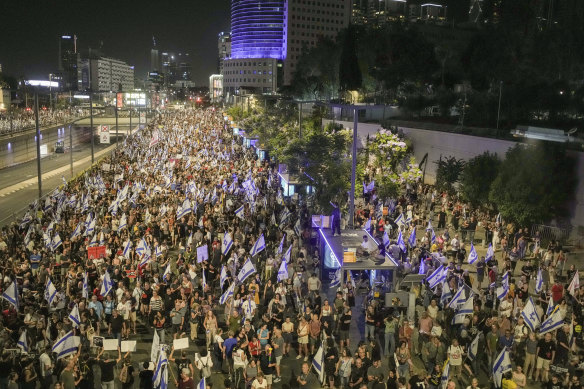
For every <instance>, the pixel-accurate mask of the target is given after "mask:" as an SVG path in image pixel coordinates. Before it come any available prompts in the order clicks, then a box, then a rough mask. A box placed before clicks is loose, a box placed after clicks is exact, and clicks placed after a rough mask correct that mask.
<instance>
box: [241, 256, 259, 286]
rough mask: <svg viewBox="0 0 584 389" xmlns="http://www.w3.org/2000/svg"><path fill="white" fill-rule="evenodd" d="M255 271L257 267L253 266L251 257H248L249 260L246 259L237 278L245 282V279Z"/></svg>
mask: <svg viewBox="0 0 584 389" xmlns="http://www.w3.org/2000/svg"><path fill="white" fill-rule="evenodd" d="M255 272H256V269H255V267H254V266H253V263H251V259H249V258H248V259H247V261H245V263H244V264H243V266H242V267H241V270H240V271H239V274H237V280H238V281H239V282H240V283H243V281H245V279H246V278H247V277H249V276H250V275H252V274H253V273H255Z"/></svg>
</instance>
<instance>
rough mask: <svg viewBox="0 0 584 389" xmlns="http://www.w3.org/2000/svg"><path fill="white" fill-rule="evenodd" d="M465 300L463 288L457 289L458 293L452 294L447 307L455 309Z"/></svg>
mask: <svg viewBox="0 0 584 389" xmlns="http://www.w3.org/2000/svg"><path fill="white" fill-rule="evenodd" d="M465 300H466V295H465V294H464V288H460V289H458V291H457V292H456V293H455V294H454V297H453V298H452V300H450V302H449V303H448V305H447V307H448V308H452V309H456V308H458V305H459V304H461V303H463V302H464V301H465Z"/></svg>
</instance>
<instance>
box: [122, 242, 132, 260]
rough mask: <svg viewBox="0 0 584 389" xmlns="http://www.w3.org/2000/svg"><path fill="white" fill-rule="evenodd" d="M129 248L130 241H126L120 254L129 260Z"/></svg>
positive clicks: (130, 246)
mask: <svg viewBox="0 0 584 389" xmlns="http://www.w3.org/2000/svg"><path fill="white" fill-rule="evenodd" d="M131 248H132V241H131V240H130V239H128V240H127V241H126V242H125V243H124V251H123V253H122V254H123V256H124V257H125V258H130V249H131Z"/></svg>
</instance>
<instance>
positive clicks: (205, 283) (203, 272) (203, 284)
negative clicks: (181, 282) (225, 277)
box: [201, 269, 207, 296]
mask: <svg viewBox="0 0 584 389" xmlns="http://www.w3.org/2000/svg"><path fill="white" fill-rule="evenodd" d="M201 274H202V275H203V280H202V282H201V285H202V286H203V296H204V295H205V289H206V288H207V276H205V269H201Z"/></svg>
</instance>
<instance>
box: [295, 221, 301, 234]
mask: <svg viewBox="0 0 584 389" xmlns="http://www.w3.org/2000/svg"><path fill="white" fill-rule="evenodd" d="M294 232H295V233H296V235H298V236H300V234H301V233H302V228H301V227H300V218H299V219H297V220H296V224H294Z"/></svg>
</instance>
